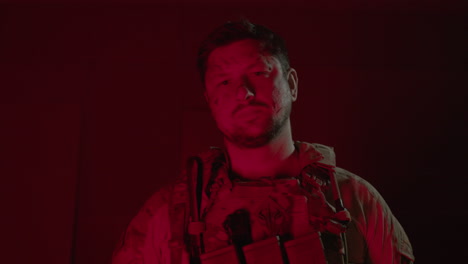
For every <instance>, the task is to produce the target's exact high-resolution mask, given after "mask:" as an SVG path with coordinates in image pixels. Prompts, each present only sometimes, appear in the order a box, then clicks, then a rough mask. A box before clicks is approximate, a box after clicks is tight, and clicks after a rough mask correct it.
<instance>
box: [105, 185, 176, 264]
mask: <svg viewBox="0 0 468 264" xmlns="http://www.w3.org/2000/svg"><path fill="white" fill-rule="evenodd" d="M168 197H169V195H168V191H167V190H166V189H162V190H159V191H157V192H156V193H154V194H153V195H152V196H151V198H150V199H148V200H147V201H146V203H145V204H144V206H143V207H142V208H141V209H140V211H139V212H138V213H137V215H136V216H135V217H134V218H133V219H132V220H131V222H130V224H129V225H128V226H127V228H126V230H125V231H124V232H123V234H122V236H121V239H120V241H119V242H118V244H117V246H116V248H115V250H114V253H113V256H112V264H140V263H141V264H143V263H154V264H162V263H166V261H165V259H166V258H167V254H168V249H167V247H164V244H167V243H164V241H168V236H169V235H170V234H169V231H168V230H169V218H168V213H167V212H168Z"/></svg>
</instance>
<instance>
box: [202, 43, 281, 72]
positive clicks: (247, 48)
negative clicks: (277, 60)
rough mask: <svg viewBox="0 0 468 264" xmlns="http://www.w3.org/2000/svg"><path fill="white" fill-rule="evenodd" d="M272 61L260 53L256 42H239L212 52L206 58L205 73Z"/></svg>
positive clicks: (266, 55) (258, 44)
mask: <svg viewBox="0 0 468 264" xmlns="http://www.w3.org/2000/svg"><path fill="white" fill-rule="evenodd" d="M272 59H273V58H272V56H269V55H268V54H266V53H265V52H263V51H262V49H261V46H260V43H259V42H258V41H256V40H253V39H245V40H239V41H236V42H233V43H231V44H228V45H226V46H222V47H218V48H216V49H215V50H213V51H212V52H211V54H210V56H209V57H208V61H207V71H218V70H225V69H228V68H232V67H236V66H242V65H251V64H270V63H272V62H271V60H272Z"/></svg>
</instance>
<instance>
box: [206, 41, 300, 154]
mask: <svg viewBox="0 0 468 264" xmlns="http://www.w3.org/2000/svg"><path fill="white" fill-rule="evenodd" d="M285 76H286V77H285ZM205 87H206V91H205V97H206V99H207V101H208V104H209V106H210V108H211V112H212V114H213V117H214V119H215V121H216V123H217V125H218V128H219V129H220V130H221V132H222V133H223V134H224V136H225V137H226V139H227V140H229V141H231V142H232V143H234V144H236V145H238V146H240V147H247V148H254V147H259V146H263V145H265V144H267V143H268V142H270V141H271V140H272V139H273V138H274V137H275V136H276V135H278V133H279V132H280V131H281V129H282V128H283V127H284V125H285V124H286V121H287V120H289V115H290V113H291V104H292V102H293V101H295V100H296V97H297V75H296V72H295V71H294V70H293V69H291V70H289V71H288V72H287V73H286V74H284V72H283V70H282V67H281V64H280V62H279V60H278V59H277V58H276V57H274V56H271V55H269V54H266V53H265V52H263V51H262V50H261V48H260V45H259V43H258V42H257V41H255V40H252V39H247V40H240V41H237V42H234V43H231V44H229V45H226V46H222V47H219V48H216V49H215V50H214V51H213V52H211V54H210V56H209V57H208V61H207V70H206V74H205Z"/></svg>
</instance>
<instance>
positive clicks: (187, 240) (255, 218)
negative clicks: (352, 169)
mask: <svg viewBox="0 0 468 264" xmlns="http://www.w3.org/2000/svg"><path fill="white" fill-rule="evenodd" d="M216 154H217V155H214V157H215V158H214V159H213V160H212V161H211V162H210V163H208V166H209V168H204V167H203V165H204V164H205V165H206V164H207V163H206V162H205V163H204V162H203V160H202V159H201V158H199V157H192V158H190V159H189V161H188V166H187V173H186V175H187V178H186V179H185V180H186V187H187V189H186V191H187V192H188V193H189V197H191V198H189V199H186V200H185V201H184V199H179V200H178V201H174V200H177V199H173V202H172V204H171V206H170V208H171V209H170V217H171V234H172V240H171V243H170V246H171V263H172V264H180V263H181V260H180V255H181V252H182V250H187V251H188V252H189V253H190V263H196V264H198V263H201V264H221V263H222V264H262V263H271V264H276V263H278V264H306V263H308V264H325V263H327V259H330V257H329V255H330V254H329V252H330V248H332V249H331V251H332V252H334V255H335V256H332V257H331V258H332V259H334V260H338V261H332V262H329V263H345V262H346V259H345V253H346V252H345V249H344V245H345V243H343V242H344V236H343V235H340V234H338V235H330V234H326V235H322V233H323V231H324V230H326V228H325V227H326V226H327V223H328V222H329V220H330V219H331V218H333V215H334V214H335V213H336V212H339V211H343V210H344V208H343V205H342V203H341V199H340V198H339V193H338V190H337V185H336V182H335V181H334V175H333V172H334V171H333V166H331V165H327V164H324V163H320V162H319V160H320V159H321V158H322V157H319V158H317V159H316V160H312V161H311V162H310V164H308V165H307V166H305V167H304V168H303V169H302V171H301V173H300V175H298V177H296V178H281V179H273V180H271V179H265V180H258V181H242V180H239V179H234V178H232V176H230V174H229V168H228V166H227V165H226V160H225V157H226V155H225V154H224V153H223V152H222V151H220V150H218V153H216ZM204 182H206V183H204ZM183 189H184V188H179V190H182V191H183ZM327 192H332V194H333V198H334V199H335V198H336V199H335V208H333V206H331V205H330V204H328V203H327V201H326V199H325V193H327ZM173 195H174V196H176V197H177V196H178V195H177V193H176V192H174V193H173ZM343 232H344V230H343ZM343 232H342V233H343ZM330 238H331V239H330ZM324 239H325V240H324ZM330 241H332V242H330ZM324 244H325V245H328V246H327V248H326V249H324ZM327 252H328V253H327Z"/></svg>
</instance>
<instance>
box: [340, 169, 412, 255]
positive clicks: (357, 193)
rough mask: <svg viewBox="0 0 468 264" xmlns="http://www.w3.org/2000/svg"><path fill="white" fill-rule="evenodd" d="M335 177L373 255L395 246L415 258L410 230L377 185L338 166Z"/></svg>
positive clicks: (390, 249)
mask: <svg viewBox="0 0 468 264" xmlns="http://www.w3.org/2000/svg"><path fill="white" fill-rule="evenodd" d="M335 177H336V180H337V182H338V185H339V188H340V192H341V196H342V200H343V203H344V206H345V208H346V209H347V210H348V211H349V212H350V214H351V217H352V221H353V222H354V224H355V225H356V227H357V228H358V229H359V230H360V232H361V233H362V235H363V236H364V237H365V240H366V241H367V244H368V247H369V254H370V257H371V258H373V259H378V258H379V256H381V255H380V254H383V253H382V252H384V251H382V249H384V248H386V247H389V249H388V250H387V252H394V250H395V251H396V252H397V253H396V252H395V253H393V254H399V255H402V256H405V258H407V259H410V260H414V255H413V250H412V246H411V243H410V241H409V239H408V236H407V235H406V232H405V231H404V229H403V227H402V226H401V224H400V223H399V221H398V220H397V218H396V217H395V216H394V215H393V213H392V211H391V209H390V207H389V206H388V204H387V203H386V201H385V200H384V198H383V197H382V195H381V194H380V193H379V192H378V191H377V189H376V188H375V187H374V186H372V185H371V184H370V183H369V182H368V181H366V180H365V179H363V178H361V177H359V176H357V175H356V174H354V173H351V172H349V171H347V170H345V169H342V168H335ZM388 254H390V253H388Z"/></svg>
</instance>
